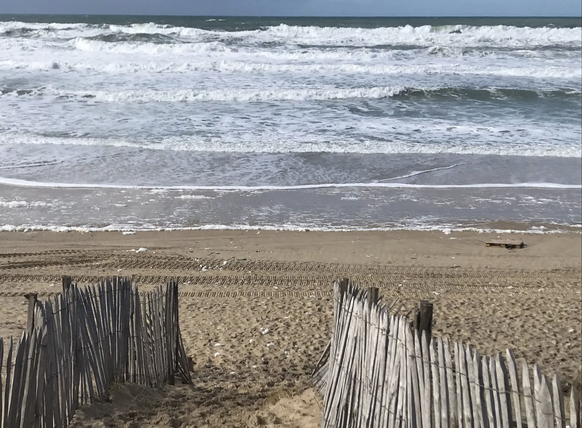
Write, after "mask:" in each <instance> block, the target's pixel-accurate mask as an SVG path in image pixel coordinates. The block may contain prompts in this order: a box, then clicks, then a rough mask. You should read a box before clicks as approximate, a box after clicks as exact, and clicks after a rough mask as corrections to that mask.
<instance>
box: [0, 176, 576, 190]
mask: <svg viewBox="0 0 582 428" xmlns="http://www.w3.org/2000/svg"><path fill="white" fill-rule="evenodd" d="M0 184H5V185H10V186H19V187H35V188H52V189H140V190H150V189H164V190H190V191H202V190H211V191H239V192H256V191H286V190H290V191H292V190H312V189H343V188H370V189H378V188H382V189H582V185H578V184H561V183H477V184H408V183H386V182H383V183H378V182H372V183H321V184H302V185H291V186H269V185H264V186H188V185H185V186H133V185H120V184H88V183H48V182H38V181H29V180H20V179H16V178H7V177H0Z"/></svg>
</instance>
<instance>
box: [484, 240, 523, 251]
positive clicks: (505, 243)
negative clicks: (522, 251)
mask: <svg viewBox="0 0 582 428" xmlns="http://www.w3.org/2000/svg"><path fill="white" fill-rule="evenodd" d="M485 245H486V246H487V247H503V248H507V249H514V248H524V247H525V244H524V243H523V241H520V240H516V239H491V240H489V241H487V242H485Z"/></svg>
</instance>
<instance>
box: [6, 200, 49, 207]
mask: <svg viewBox="0 0 582 428" xmlns="http://www.w3.org/2000/svg"><path fill="white" fill-rule="evenodd" d="M50 206H52V204H50V203H48V202H44V201H33V202H27V201H21V200H17V201H6V200H0V208H45V207H50Z"/></svg>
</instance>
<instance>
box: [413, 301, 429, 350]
mask: <svg viewBox="0 0 582 428" xmlns="http://www.w3.org/2000/svg"><path fill="white" fill-rule="evenodd" d="M432 310H433V306H432V303H430V302H428V301H426V300H421V301H420V305H419V307H418V309H417V310H416V314H415V317H414V328H415V329H417V330H418V331H419V333H421V334H422V332H423V331H426V338H427V339H428V340H429V341H430V338H431V336H432Z"/></svg>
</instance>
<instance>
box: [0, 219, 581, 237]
mask: <svg viewBox="0 0 582 428" xmlns="http://www.w3.org/2000/svg"><path fill="white" fill-rule="evenodd" d="M185 231H186V232H196V231H243V232H246V231H272V232H322V233H347V232H365V233H367V232H370V233H372V232H405V231H409V232H442V233H445V234H450V233H452V232H476V233H498V234H515V233H523V234H554V233H580V234H582V224H559V223H547V222H535V221H529V222H512V221H494V222H465V224H464V225H463V224H456V225H450V224H443V225H441V226H426V227H423V226H419V227H418V228H412V227H406V226H401V227H399V226H395V227H369V228H358V227H341V226H337V227H336V226H329V227H320V228H318V227H311V226H301V225H297V226H293V225H246V224H245V225H222V224H208V225H200V226H184V227H159V228H156V227H151V228H139V227H130V226H128V225H123V226H122V225H117V226H113V225H109V226H103V227H92V226H41V225H28V224H24V225H11V224H5V225H2V226H0V233H6V232H9V233H10V232H16V233H30V232H53V233H70V232H73V233H108V232H121V233H125V234H135V233H152V232H185Z"/></svg>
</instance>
